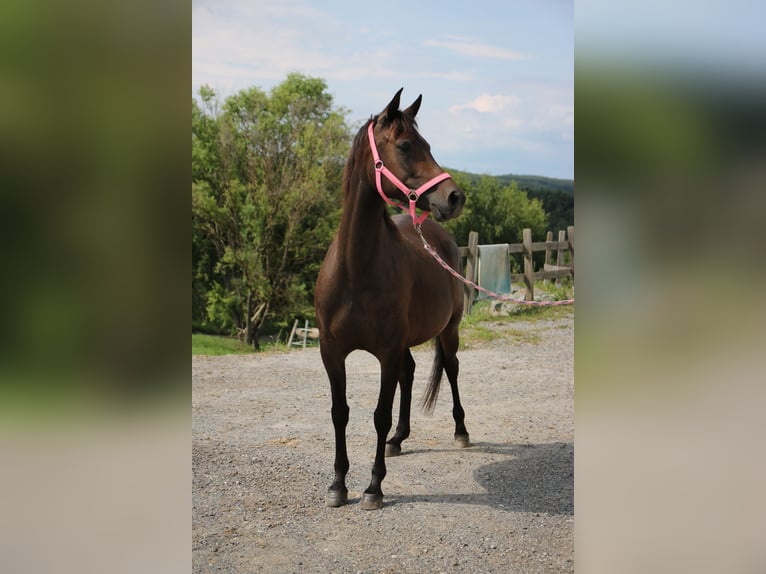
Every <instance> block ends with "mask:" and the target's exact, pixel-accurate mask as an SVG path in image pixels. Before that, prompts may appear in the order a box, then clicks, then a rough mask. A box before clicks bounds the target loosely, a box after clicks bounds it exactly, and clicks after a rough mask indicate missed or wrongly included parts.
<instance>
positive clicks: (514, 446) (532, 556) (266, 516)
mask: <svg viewBox="0 0 766 574" xmlns="http://www.w3.org/2000/svg"><path fill="white" fill-rule="evenodd" d="M573 322H574V321H573V318H572V317H571V316H570V317H567V318H564V319H556V320H550V321H545V322H540V321H532V322H519V321H515V322H514V323H513V329H516V330H518V329H522V330H525V331H528V332H529V333H530V334H532V335H535V336H534V337H530V338H529V339H527V340H522V341H518V340H514V341H502V342H500V341H493V342H491V343H487V344H486V345H485V346H483V347H481V348H471V349H467V350H463V351H461V352H460V353H459V358H460V388H461V399H462V402H463V407H464V408H465V411H466V426H467V428H468V431H469V433H470V435H471V442H472V446H471V447H469V448H466V449H459V448H456V447H454V446H453V444H452V433H453V430H454V424H453V421H452V416H451V408H452V404H451V403H452V401H451V399H450V395H449V389H448V386H447V385H446V382H445V388H444V389H443V392H442V394H441V397H440V399H439V402H438V404H437V406H436V410H435V412H434V414H433V415H430V416H426V415H424V414H423V413H422V412H420V411H419V410H415V409H413V415H412V425H411V426H412V433H411V436H410V438H409V439H408V440H406V441H405V442H404V444H403V452H402V455H401V456H399V457H395V458H390V459H387V467H388V475H387V477H386V479H385V480H384V481H383V492H384V494H385V505H384V507H383V508H382V509H380V510H377V511H369V512H367V511H363V510H361V509H360V507H359V504H358V502H359V499H360V496H361V493H362V491H363V490H364V489H365V488H366V487H367V485H368V483H369V480H370V470H371V466H372V459H373V454H374V448H375V431H374V427H373V421H372V413H373V411H374V410H375V401H376V399H377V394H378V380H379V374H380V371H379V367H378V363H377V361H376V360H375V359H374V357H372V356H370V355H368V354H367V353H364V352H360V351H358V352H355V353H353V354H352V355H350V356H349V358H348V360H347V364H346V368H347V376H348V400H349V406H350V407H351V418H350V421H349V425H348V432H347V437H348V450H349V458H350V460H351V470H350V472H349V475H348V478H347V484H348V487H349V499H350V500H349V504H348V505H346V506H343V507H341V508H327V507H325V506H324V496H325V492H326V489H327V487H328V486H329V484H330V482H331V480H332V475H333V471H332V465H333V457H334V440H333V429H332V422H331V420H330V390H329V383H328V381H327V377H326V375H325V372H324V369H323V367H322V361H321V359H320V357H319V352H318V350H317V349H316V348H310V349H305V350H302V349H296V350H293V351H290V352H285V353H275V354H268V355H229V356H224V357H204V356H196V357H193V358H192V372H193V387H192V388H193V391H192V393H193V394H192V397H193V398H192V403H193V405H192V406H193V427H192V433H193V487H192V488H193V490H192V500H193V527H192V556H193V570H194V572H212V571H220V572H268V573H283V572H284V573H286V572H323V573H326V572H351V573H358V572H375V573H381V572H384V573H385V572H391V573H409V572H412V573H424V572H477V573H478V572H498V573H500V572H503V573H505V572H572V571H573V570H574V562H573V558H574V556H573V551H574V540H573V539H574V536H573V533H574V505H573V483H574V480H573V459H574V447H573V439H574V421H573V414H574V408H573V407H574V375H573V366H574V359H573V334H574V325H573ZM413 355H414V357H415V361H416V362H417V364H418V368H417V370H416V372H415V390H414V395H415V398H416V399H419V398H420V394H421V393H422V392H423V390H424V389H425V386H426V378H427V375H428V373H429V371H430V366H431V361H432V352H431V351H429V350H418V351H416V352H414V353H413ZM394 409H395V410H394V425H396V413H397V412H398V397H397V401H396V402H395V404H394Z"/></svg>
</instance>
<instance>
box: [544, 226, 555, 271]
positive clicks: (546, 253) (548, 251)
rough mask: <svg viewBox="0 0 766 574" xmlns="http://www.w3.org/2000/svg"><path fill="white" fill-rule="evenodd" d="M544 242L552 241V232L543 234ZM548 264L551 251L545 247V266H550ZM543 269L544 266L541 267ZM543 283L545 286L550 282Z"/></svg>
mask: <svg viewBox="0 0 766 574" xmlns="http://www.w3.org/2000/svg"><path fill="white" fill-rule="evenodd" d="M545 241H546V242H549V241H553V231H549V232H548V233H546V234H545ZM550 262H551V250H550V249H548V248H547V247H546V248H545V265H550ZM543 269H545V266H543ZM545 283H546V284H548V283H550V280H548V279H546V280H545Z"/></svg>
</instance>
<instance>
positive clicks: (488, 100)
mask: <svg viewBox="0 0 766 574" xmlns="http://www.w3.org/2000/svg"><path fill="white" fill-rule="evenodd" d="M518 103H519V98H517V97H514V96H504V95H496V96H492V95H490V94H482V95H480V96H478V97H476V98H474V99H473V100H471V101H470V102H468V103H467V104H458V105H456V106H451V107H450V108H449V111H450V113H453V114H458V113H460V112H462V111H463V110H474V111H477V112H479V113H482V114H486V113H496V112H501V111H503V110H504V109H506V108H508V107H510V106H513V105H516V104H518Z"/></svg>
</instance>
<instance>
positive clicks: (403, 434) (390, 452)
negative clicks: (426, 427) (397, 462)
mask: <svg viewBox="0 0 766 574" xmlns="http://www.w3.org/2000/svg"><path fill="white" fill-rule="evenodd" d="M414 378H415V359H413V358H412V353H410V350H409V349H405V350H404V355H403V357H402V366H401V372H400V373H399V393H400V394H399V422H397V424H396V432H395V433H394V436H392V437H391V438H390V439H389V440H388V442H387V443H386V456H397V455H399V454H401V452H402V442H403V441H404V439H406V438H407V437H408V436H410V410H411V406H412V381H413V379H414Z"/></svg>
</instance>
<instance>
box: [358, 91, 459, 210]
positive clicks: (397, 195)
mask: <svg viewBox="0 0 766 574" xmlns="http://www.w3.org/2000/svg"><path fill="white" fill-rule="evenodd" d="M402 89H403V88H402ZM401 94H402V90H401V89H400V90H399V91H398V92H396V95H395V96H394V98H393V99H392V100H391V102H390V103H389V104H388V106H386V108H385V110H383V111H382V112H381V113H380V114H378V115H377V116H376V117H375V119H374V122H373V124H372V126H371V131H370V132H369V133H370V135H372V134H374V142H371V143H372V144H373V149H375V146H376V147H377V153H378V155H379V158H380V161H379V162H378V163H377V165H378V169H383V175H384V176H385V177H380V174H378V177H379V181H380V183H378V186H379V187H378V189H379V191H380V193H381V194H383V195H385V196H386V197H388V198H389V199H391V200H394V201H397V202H398V201H401V200H402V199H404V200H415V198H416V197H417V201H416V203H415V205H416V206H417V207H418V208H420V209H424V210H427V211H430V212H431V213H433V216H434V217H435V218H436V220H437V221H445V220H447V219H452V218H453V217H457V216H458V215H459V214H460V212H461V211H462V209H463V205H464V204H465V194H464V193H463V192H462V191H461V190H460V189H459V188H458V187H457V185H455V182H454V181H453V180H452V178H451V177H449V175H448V174H445V172H444V170H443V169H442V168H441V167H439V164H438V163H436V161H435V160H434V158H433V156H432V155H431V146H430V145H429V144H428V142H427V141H426V140H425V139H423V136H421V135H420V132H418V129H417V122H416V121H415V116H416V115H417V113H418V109H419V108H420V102H421V100H422V96H418V98H417V99H416V100H415V101H414V102H413V103H412V105H411V106H410V107H408V108H407V109H405V110H404V111H402V110H400V109H399V98H400V97H401ZM374 153H375V152H374V151H373V154H374ZM381 162H382V163H381ZM383 166H385V168H383ZM386 171H388V173H386ZM390 175H393V176H394V178H395V179H394V180H391V178H390ZM396 179H398V180H399V182H400V183H401V184H404V186H406V188H409V191H405V190H404V189H402V186H401V185H399V184H397V182H396ZM432 180H433V182H432ZM431 182H432V183H433V185H429V183H431ZM423 186H425V188H423V189H421V188H422V187H423Z"/></svg>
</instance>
